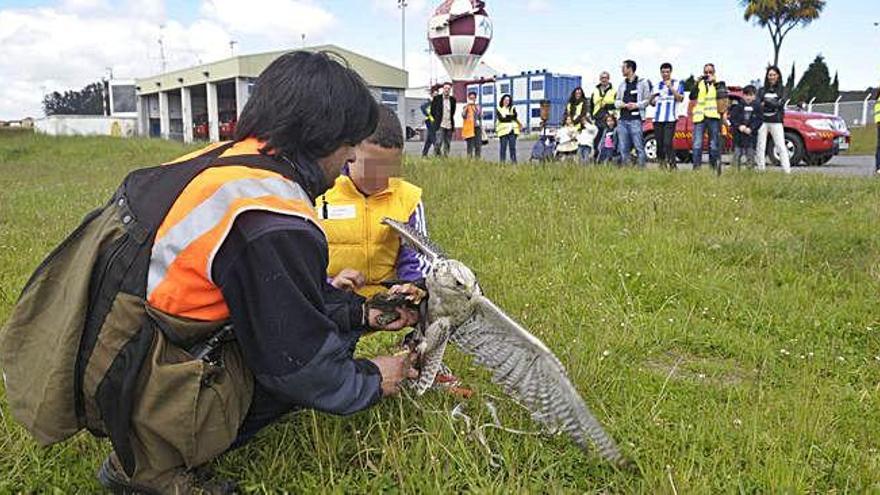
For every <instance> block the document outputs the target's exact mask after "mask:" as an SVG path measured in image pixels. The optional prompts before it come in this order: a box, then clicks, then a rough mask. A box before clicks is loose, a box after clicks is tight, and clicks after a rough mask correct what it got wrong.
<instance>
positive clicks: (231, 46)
mask: <svg viewBox="0 0 880 495" xmlns="http://www.w3.org/2000/svg"><path fill="white" fill-rule="evenodd" d="M237 44H238V42H237V41H235V40H229V55H230V56H231V57H234V56H235V45H237Z"/></svg>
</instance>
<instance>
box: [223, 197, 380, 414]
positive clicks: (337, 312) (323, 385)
mask: <svg viewBox="0 0 880 495" xmlns="http://www.w3.org/2000/svg"><path fill="white" fill-rule="evenodd" d="M327 262H328V257H327V243H326V240H325V239H324V236H323V235H322V234H321V233H320V231H319V230H318V228H317V227H316V226H314V225H312V224H311V223H310V222H308V221H306V220H303V219H301V218H298V217H290V216H284V215H280V214H274V213H268V212H248V213H244V214H243V215H241V216H240V217H239V218H238V219H237V220H236V221H235V223H234V225H233V228H232V231H231V232H230V234H229V236H228V237H227V239H226V241H225V242H224V243H223V245H222V247H221V248H220V250H219V251H218V253H217V255H216V257H215V259H214V264H213V267H212V276H213V279H214V282H215V283H216V284H217V285H218V286H219V287H220V288H221V290H222V291H223V297H224V298H225V300H226V304H227V305H228V306H229V312H230V315H231V319H232V323H233V325H234V327H235V336H236V339H237V341H238V344H239V346H240V348H241V350H242V354H243V356H244V359H245V362H246V363H247V365H248V366H249V368H250V369H251V371H252V372H253V374H254V377H255V379H256V380H257V381H258V382H259V383H260V385H262V386H263V387H264V388H265V389H266V390H268V391H269V393H271V394H272V395H273V396H275V397H276V398H277V399H278V400H279V401H282V402H287V403H290V404H291V405H297V406H300V407H308V408H313V409H317V410H320V411H324V412H329V413H333V414H343V415H344V414H351V413H354V412H357V411H360V410H363V409H365V408H367V407H369V406H371V405H373V404H374V403H376V402H377V401H378V400H379V398H380V397H381V386H380V385H381V376H380V374H379V370H378V368H377V367H376V365H375V364H373V363H372V362H370V361H369V360H364V359H354V358H353V352H354V347H355V345H356V344H357V341H358V339H359V338H360V336H361V334H362V332H363V331H364V330H365V329H364V325H363V323H362V320H363V310H362V304H363V298H361V297H360V296H358V295H356V294H352V293H346V292H342V291H338V290H336V289H334V288H332V287H331V286H329V285H328V284H327V282H326V276H325V274H326V272H327Z"/></svg>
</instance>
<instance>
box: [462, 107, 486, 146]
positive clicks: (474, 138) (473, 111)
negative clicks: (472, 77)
mask: <svg viewBox="0 0 880 495" xmlns="http://www.w3.org/2000/svg"><path fill="white" fill-rule="evenodd" d="M461 117H462V118H463V119H464V122H463V123H462V124H461V137H463V138H464V140H465V142H466V143H467V156H468V158H480V156H481V154H482V151H481V150H482V147H483V124H482V122H483V109H482V107H480V105H478V104H477V93H475V92H473V91H471V92H470V93H468V95H467V103H466V104H465V106H464V108H463V109H462V110H461Z"/></svg>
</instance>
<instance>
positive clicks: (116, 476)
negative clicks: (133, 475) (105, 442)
mask: <svg viewBox="0 0 880 495" xmlns="http://www.w3.org/2000/svg"><path fill="white" fill-rule="evenodd" d="M97 476H98V482H99V483H101V486H103V487H104V488H106V489H107V490H109V491H110V492H111V493H113V494H115V495H136V494H147V495H161V494H160V493H159V492H158V491H156V490H153V489H151V488H147V487H145V486H139V485H137V484H135V483H132V482H131V480H130V479H129V478H128V475H127V474H125V471H124V470H123V469H122V466H120V465H119V461H118V460H117V459H116V454H115V453H111V454H110V455H108V456H107V458H106V459H104V462H103V463H101V467H100V468H99V469H98V475H97Z"/></svg>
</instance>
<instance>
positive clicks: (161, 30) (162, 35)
mask: <svg viewBox="0 0 880 495" xmlns="http://www.w3.org/2000/svg"><path fill="white" fill-rule="evenodd" d="M159 60H160V61H161V64H162V66H161V67H162V74H164V73H165V70H166V69H167V68H168V63H167V61H166V60H165V24H159Z"/></svg>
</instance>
